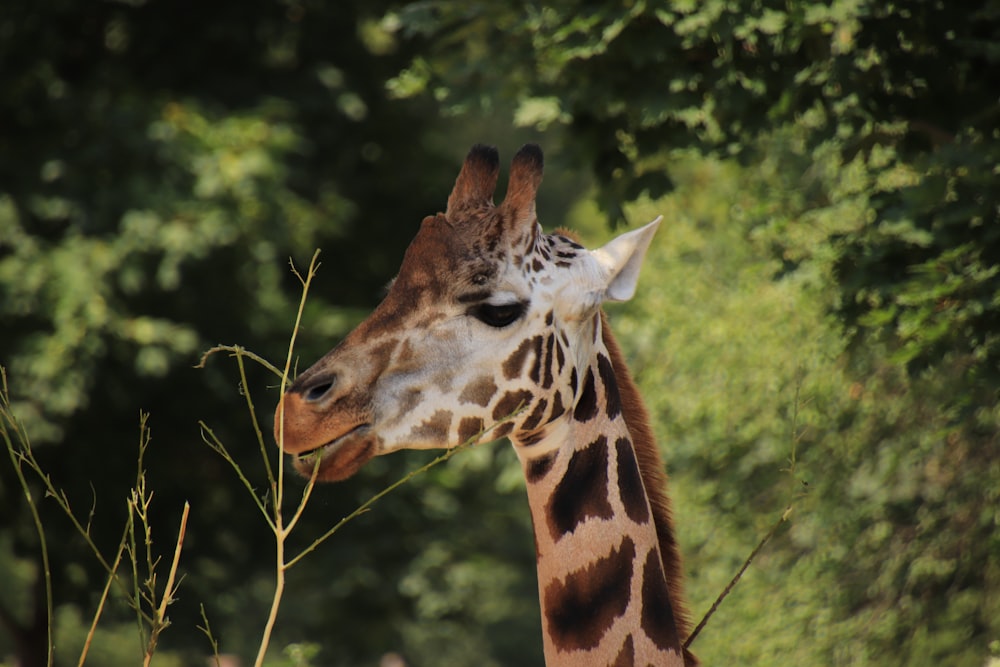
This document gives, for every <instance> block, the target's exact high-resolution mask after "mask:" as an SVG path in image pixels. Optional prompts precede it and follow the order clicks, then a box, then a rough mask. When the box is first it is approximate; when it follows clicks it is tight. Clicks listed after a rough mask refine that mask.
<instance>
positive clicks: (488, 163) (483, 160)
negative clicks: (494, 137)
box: [445, 144, 500, 222]
mask: <svg viewBox="0 0 1000 667" xmlns="http://www.w3.org/2000/svg"><path fill="white" fill-rule="evenodd" d="M499 173H500V154H499V153H497V149H496V148H494V147H493V146H484V145H483V144H476V145H475V146H473V147H472V149H471V150H470V151H469V154H468V155H467V156H466V157H465V163H464V164H463V165H462V171H460V172H459V174H458V178H457V179H455V187H454V188H452V190H451V195H449V196H448V208H447V210H446V211H445V216H446V217H447V218H448V220H449V221H451V222H455V218H454V216H455V214H458V213H460V212H461V211H462V210H464V209H469V208H473V209H475V208H484V207H487V208H488V207H490V206H492V205H493V191H494V190H495V189H496V187H497V175H498V174H499Z"/></svg>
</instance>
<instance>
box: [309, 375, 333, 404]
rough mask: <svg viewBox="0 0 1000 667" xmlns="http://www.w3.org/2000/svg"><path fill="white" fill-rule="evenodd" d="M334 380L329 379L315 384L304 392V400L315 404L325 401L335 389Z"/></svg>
mask: <svg viewBox="0 0 1000 667" xmlns="http://www.w3.org/2000/svg"><path fill="white" fill-rule="evenodd" d="M334 379H335V378H333V379H327V380H324V381H323V382H320V383H318V384H314V385H313V386H311V387H309V388H308V389H306V390H305V391H303V392H302V396H303V398H305V399H306V400H307V401H309V402H310V403H315V402H317V401H321V400H323V398H325V397H326V395H327V394H329V393H330V390H331V389H333V383H334Z"/></svg>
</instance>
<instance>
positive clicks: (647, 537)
mask: <svg viewBox="0 0 1000 667" xmlns="http://www.w3.org/2000/svg"><path fill="white" fill-rule="evenodd" d="M498 175H499V156H498V153H497V151H496V149H495V148H492V147H487V146H482V145H476V146H474V147H473V148H472V150H471V151H470V152H469V154H468V156H467V158H466V160H465V163H464V165H463V166H462V169H461V172H460V173H459V176H458V178H457V179H456V181H455V187H454V188H453V190H452V192H451V195H450V196H449V197H448V204H447V209H446V211H445V212H444V213H439V214H437V215H434V216H428V217H427V218H425V219H424V221H423V222H422V224H421V225H420V228H419V230H418V231H417V234H416V237H415V238H414V239H413V241H412V242H411V244H410V246H409V248H408V249H407V251H406V253H405V255H404V258H403V262H402V265H401V266H400V269H399V273H398V275H397V276H396V278H395V279H394V281H393V282H392V284H391V286H390V288H389V291H388V294H387V295H386V297H385V299H384V300H383V301H382V303H381V304H379V305H378V306H377V307H376V308H375V310H374V311H373V312H372V313H371V315H370V316H369V317H368V318H367V319H365V320H364V321H363V322H362V323H361V324H360V325H359V326H358V327H357V328H356V329H355V330H354V331H352V332H351V333H350V334H348V335H347V337H346V338H344V340H343V341H342V342H341V343H340V344H339V345H338V346H337V347H335V348H334V349H333V350H331V351H330V352H329V353H327V354H326V355H325V356H324V357H323V358H322V359H320V360H319V361H317V362H316V363H315V364H313V365H312V366H311V367H310V368H309V369H308V370H306V371H305V372H303V373H302V374H301V375H300V376H299V377H298V378H297V379H296V380H295V381H294V382H293V383H292V384H291V386H290V387H289V388H288V391H287V392H286V393H285V395H284V396H283V397H282V399H281V402H280V403H279V405H278V408H277V412H276V419H275V438H276V439H277V440H278V442H279V443H280V444H281V446H282V447H283V448H284V450H285V451H286V452H288V453H289V454H292V455H293V456H294V459H293V462H294V465H295V467H296V468H297V469H298V471H299V472H300V473H302V474H304V475H307V476H308V475H311V474H312V473H313V470H314V469H315V468H316V467H317V466H318V478H319V479H321V480H328V481H334V480H340V479H344V478H347V477H349V476H351V475H353V474H354V473H355V472H357V471H358V470H359V469H360V468H361V466H363V465H364V463H365V462H367V461H368V460H370V459H371V458H373V457H374V456H378V455H382V454H386V453H389V452H391V451H395V450H398V449H426V448H442V447H443V448H450V447H455V446H458V445H460V444H462V443H463V442H466V441H467V440H469V439H470V438H473V437H476V436H477V434H480V433H482V436H481V437H480V440H482V441H487V440H495V439H498V438H501V437H504V436H507V437H509V438H510V440H511V442H512V443H513V445H514V448H515V451H516V452H517V455H518V458H519V459H520V461H521V464H522V467H523V469H524V474H525V479H526V486H527V491H528V500H529V505H530V507H531V512H532V519H533V523H534V529H535V541H536V549H537V553H538V562H537V565H538V585H539V598H540V601H541V606H542V616H543V618H542V626H543V646H544V651H545V658H546V664H547V665H549V666H550V667H551V666H554V665H583V666H589V665H616V666H625V665H657V666H659V665H684V664H685V662H686V664H688V665H692V664H695V663H696V661H695V659H694V658H693V657H692V656H691V655H690V654H689V653H687V652H686V651H685V650H684V649H683V648H682V645H683V641H684V638H685V637H686V635H687V621H686V619H685V614H684V612H683V609H682V606H681V601H680V589H681V580H682V575H681V566H680V558H679V555H678V550H677V545H676V542H675V539H674V534H673V526H672V522H671V518H670V508H669V501H668V499H667V496H666V492H665V488H664V487H665V484H666V473H665V472H664V471H663V464H662V462H661V460H660V456H659V452H658V450H657V448H656V444H655V442H654V440H653V436H652V429H651V428H650V425H649V420H648V416H647V413H646V411H645V408H644V406H643V405H642V401H641V398H640V397H639V394H638V391H637V389H636V388H635V384H634V383H633V382H632V379H631V377H630V375H629V373H628V369H627V368H626V367H625V364H624V361H623V358H622V355H621V352H620V350H619V349H618V346H617V343H616V342H615V341H614V338H613V337H612V336H611V333H610V330H609V329H608V326H607V322H606V321H605V319H604V316H603V313H602V311H601V304H602V303H603V302H604V301H609V300H611V301H623V300H627V299H629V298H631V297H632V295H633V294H634V293H635V289H636V284H637V282H638V277H639V270H640V266H641V264H642V259H643V256H644V255H645V253H646V250H647V248H648V247H649V244H650V242H651V241H652V238H653V235H654V234H655V232H656V229H657V226H658V225H659V222H660V218H657V219H656V220H654V221H653V222H651V223H649V224H647V225H646V226H644V227H641V228H639V229H636V230H633V231H630V232H627V233H625V234H622V235H621V236H618V237H617V238H615V239H613V240H612V241H610V242H608V243H607V244H606V245H604V246H603V247H601V248H598V249H596V250H587V249H585V248H584V247H583V246H581V245H580V244H579V243H577V242H576V241H575V240H573V239H572V238H570V237H569V236H567V235H565V234H558V233H557V234H545V233H544V232H543V231H542V228H541V226H540V225H539V223H538V220H537V218H536V215H535V197H536V194H537V191H538V187H539V184H540V183H541V179H542V152H541V150H540V149H539V148H538V147H537V146H534V145H531V144H529V145H526V146H524V147H523V148H521V150H520V151H518V153H517V154H516V155H515V156H514V159H513V161H512V163H511V169H510V177H509V181H508V186H507V192H506V195H505V197H504V199H503V201H501V203H500V204H494V202H493V194H494V189H495V187H496V182H497V177H498ZM518 408H520V411H519V412H517V414H516V416H515V417H514V418H512V419H509V420H505V418H506V417H508V416H509V415H511V414H512V413H514V412H515V411H517V410H518ZM501 421H503V423H501V424H499V425H497V426H494V425H496V424H498V422H501ZM317 457H318V458H319V460H318V461H317V460H316V459H317Z"/></svg>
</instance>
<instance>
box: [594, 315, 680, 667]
mask: <svg viewBox="0 0 1000 667" xmlns="http://www.w3.org/2000/svg"><path fill="white" fill-rule="evenodd" d="M601 332H602V333H601V336H602V338H603V339H604V346H605V347H606V348H607V350H608V355H609V356H610V357H611V366H612V368H613V369H614V374H615V379H616V381H617V383H618V393H619V395H620V396H621V401H622V413H623V414H624V416H625V423H626V425H627V426H628V430H629V433H630V434H631V435H632V445H633V446H634V447H635V456H636V460H637V461H638V464H639V473H640V475H641V477H642V484H643V486H644V487H645V489H646V496H647V497H648V498H649V505H650V508H651V509H652V511H653V522H654V525H655V526H656V534H657V537H658V538H659V542H660V554H661V555H662V557H663V571H664V573H665V574H666V576H667V587H668V589H669V591H670V603H671V607H672V609H673V612H674V620H675V623H676V625H677V634H678V636H679V637H680V639H681V642H682V643H683V642H684V641H685V640H686V639H687V637H688V634H690V632H691V627H690V621H689V618H688V612H687V609H686V606H685V604H684V599H683V580H682V575H681V572H682V569H681V555H680V549H679V548H678V545H677V539H676V537H675V535H674V521H673V514H672V512H671V509H670V498H669V497H668V496H667V491H666V488H667V473H666V470H665V468H664V465H663V459H662V457H661V456H660V450H659V448H658V447H657V446H656V438H655V436H654V435H653V427H652V426H651V424H650V419H649V411H648V410H647V409H646V406H645V404H644V403H643V401H642V396H641V395H640V394H639V388H638V387H637V386H636V384H635V381H634V380H633V379H632V374H631V373H630V372H629V370H628V366H627V365H626V364H625V357H624V355H623V354H622V351H621V347H619V345H618V341H616V340H615V337H614V335H613V334H612V333H611V327H610V326H609V325H608V317H607V315H606V314H605V313H604V311H601ZM684 662H685V664H687V665H696V664H697V659H696V658H694V656H693V655H692V654H691V653H690V652H689V651H688V650H687V649H686V648H685V649H684Z"/></svg>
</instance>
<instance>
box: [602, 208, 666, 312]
mask: <svg viewBox="0 0 1000 667" xmlns="http://www.w3.org/2000/svg"><path fill="white" fill-rule="evenodd" d="M661 220H663V216H662V215H660V216H657V218H656V220H653V221H652V222H651V223H649V224H648V225H645V226H644V227H640V228H639V229H635V230H633V231H631V232H626V233H625V234H622V235H621V236H619V237H617V238H615V239H612V240H611V241H609V242H608V243H607V244H605V245H604V246H602V247H600V248H598V249H597V250H593V251H591V253H590V254H591V256H592V257H593V258H594V259H596V260H597V263H598V264H599V265H600V266H601V268H602V269H604V271H605V275H606V276H607V284H606V286H605V288H604V300H606V301H628V300H629V299H631V298H632V295H634V294H635V286H636V283H638V282H639V268H640V267H641V266H642V260H643V257H645V256H646V250H647V249H648V248H649V244H650V242H651V241H652V240H653V235H654V234H656V229H657V228H658V227H659V226H660V221H661Z"/></svg>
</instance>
